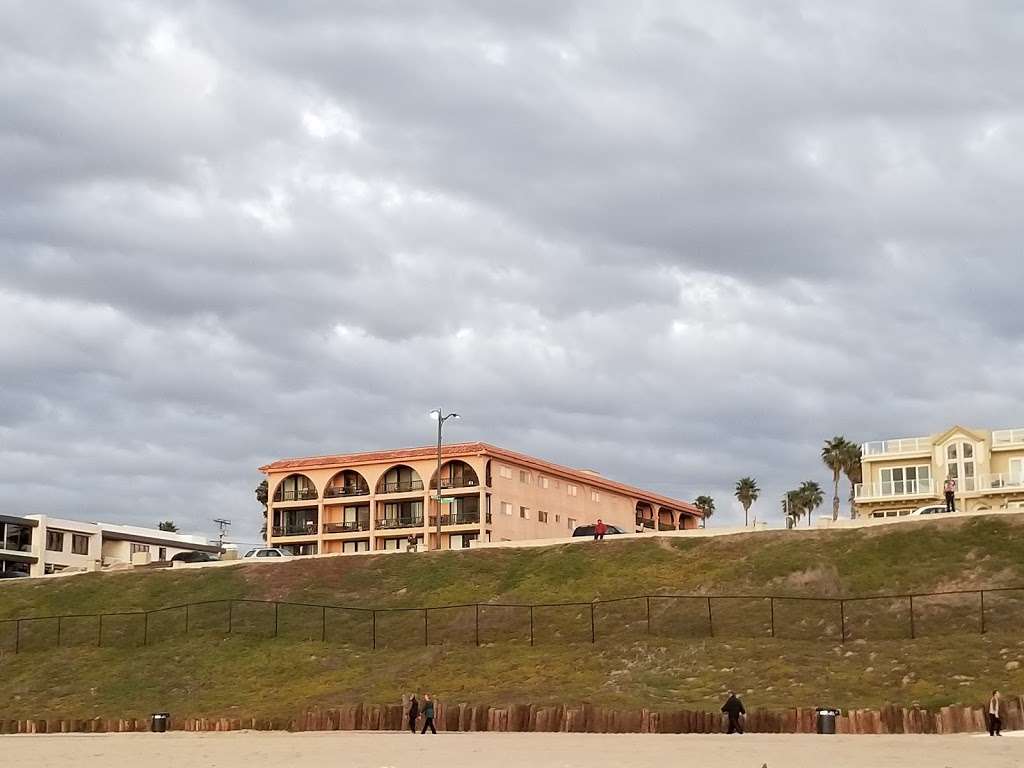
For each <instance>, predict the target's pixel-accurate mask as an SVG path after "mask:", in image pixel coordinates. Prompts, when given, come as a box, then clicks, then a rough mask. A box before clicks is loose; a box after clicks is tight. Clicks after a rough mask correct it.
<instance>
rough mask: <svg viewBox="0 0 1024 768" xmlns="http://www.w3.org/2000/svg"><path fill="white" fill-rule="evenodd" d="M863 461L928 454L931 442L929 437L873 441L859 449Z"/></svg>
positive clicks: (930, 450)
mask: <svg viewBox="0 0 1024 768" xmlns="http://www.w3.org/2000/svg"><path fill="white" fill-rule="evenodd" d="M860 450H861V456H863V457H864V458H865V459H867V458H876V457H878V456H908V455H913V454H918V453H926V454H930V453H931V452H932V442H931V438H929V437H902V438H899V439H897V440H875V441H873V442H870V443H864V444H863V445H861V447H860Z"/></svg>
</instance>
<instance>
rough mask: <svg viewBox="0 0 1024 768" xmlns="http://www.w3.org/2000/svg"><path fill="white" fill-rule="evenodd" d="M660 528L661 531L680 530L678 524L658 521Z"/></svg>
mask: <svg viewBox="0 0 1024 768" xmlns="http://www.w3.org/2000/svg"><path fill="white" fill-rule="evenodd" d="M658 530H659V531H675V530H678V528H677V527H676V526H674V525H672V523H658Z"/></svg>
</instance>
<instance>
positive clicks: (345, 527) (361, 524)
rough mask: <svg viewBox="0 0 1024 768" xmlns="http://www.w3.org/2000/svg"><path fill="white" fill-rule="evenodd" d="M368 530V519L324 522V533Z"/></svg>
mask: <svg viewBox="0 0 1024 768" xmlns="http://www.w3.org/2000/svg"><path fill="white" fill-rule="evenodd" d="M368 530H370V521H369V520H349V521H346V522H343V523H324V533H358V532H359V531H368Z"/></svg>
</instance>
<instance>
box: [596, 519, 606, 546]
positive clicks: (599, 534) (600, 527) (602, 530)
mask: <svg viewBox="0 0 1024 768" xmlns="http://www.w3.org/2000/svg"><path fill="white" fill-rule="evenodd" d="M606 533H608V526H607V525H605V524H604V520H602V519H601V518H600V517H599V518H597V525H595V526H594V541H604V535H605V534H606Z"/></svg>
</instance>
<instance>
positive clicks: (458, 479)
mask: <svg viewBox="0 0 1024 768" xmlns="http://www.w3.org/2000/svg"><path fill="white" fill-rule="evenodd" d="M477 485H480V480H479V479H477V476H476V470H475V469H473V468H472V467H471V466H469V464H467V463H466V462H464V461H459V460H457V459H456V460H453V461H449V462H448V463H447V464H443V465H442V466H441V488H442V489H444V488H472V487H473V486H477ZM430 487H431V488H437V472H434V476H433V477H431V478H430Z"/></svg>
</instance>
